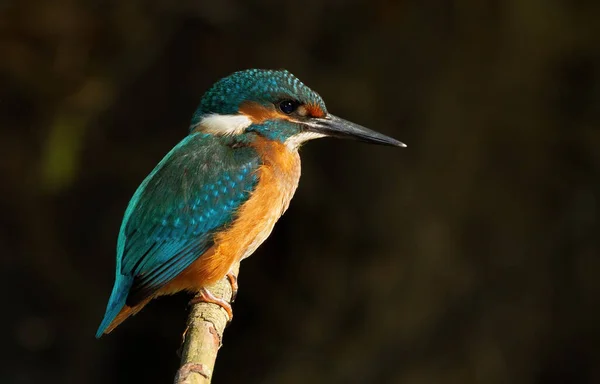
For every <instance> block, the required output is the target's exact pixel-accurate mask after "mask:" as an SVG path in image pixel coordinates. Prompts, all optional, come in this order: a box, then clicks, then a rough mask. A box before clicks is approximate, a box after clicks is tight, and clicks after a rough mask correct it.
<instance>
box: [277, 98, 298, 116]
mask: <svg viewBox="0 0 600 384" xmlns="http://www.w3.org/2000/svg"><path fill="white" fill-rule="evenodd" d="M299 105H300V104H299V103H298V102H297V101H294V100H284V101H282V102H281V103H279V109H281V112H283V113H285V114H286V115H289V114H290V113H292V112H294V111H295V110H296V109H297V108H298V106H299Z"/></svg>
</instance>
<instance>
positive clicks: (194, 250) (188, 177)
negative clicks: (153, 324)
mask: <svg viewBox="0 0 600 384" xmlns="http://www.w3.org/2000/svg"><path fill="white" fill-rule="evenodd" d="M259 166H260V157H259V156H258V154H257V153H256V152H255V151H254V149H252V148H250V147H240V148H235V149H234V148H233V147H232V146H230V145H228V143H227V139H226V138H219V137H214V136H210V135H205V134H200V133H197V134H192V135H190V136H188V137H186V138H185V139H184V140H183V141H181V142H180V143H179V144H178V145H177V146H176V147H175V148H173V150H171V152H169V154H167V156H165V158H164V159H163V160H162V161H161V162H160V163H159V164H158V165H157V166H156V168H155V169H154V170H153V171H152V173H150V175H148V177H147V178H146V179H145V180H144V181H143V182H142V184H141V185H140V187H139V188H138V190H137V191H136V193H135V194H134V196H133V198H132V199H131V201H130V203H129V206H128V207H127V211H126V212H125V217H124V219H123V224H122V226H121V231H120V233H119V240H118V244H117V277H116V281H115V286H114V288H113V293H112V295H111V298H110V300H109V305H108V308H107V312H106V315H105V319H104V321H103V323H102V325H101V326H100V329H99V330H98V332H99V334H102V332H103V330H104V329H105V328H106V327H107V326H108V325H109V324H110V322H111V321H112V319H113V318H114V317H115V316H116V315H117V314H118V313H119V311H120V309H121V308H122V307H123V306H124V305H125V303H127V304H128V305H129V306H134V305H135V304H137V303H139V302H140V301H142V300H144V299H145V298H147V297H149V296H151V295H152V294H153V293H154V292H156V291H157V290H158V289H159V288H160V287H162V286H164V285H165V284H166V283H168V282H169V281H171V280H172V279H173V278H175V277H176V276H177V275H178V274H179V273H181V272H182V271H183V270H184V269H185V268H186V267H188V266H189V265H190V264H192V263H193V262H194V261H195V260H196V259H198V257H200V256H201V255H202V254H203V253H204V252H206V250H208V249H209V248H210V247H211V246H212V245H213V238H214V235H215V234H216V233H217V232H218V231H220V230H221V229H223V228H225V227H226V226H227V225H229V224H230V223H231V222H232V221H233V220H234V219H235V215H236V211H237V209H238V208H239V207H240V206H241V205H242V204H243V203H244V202H245V201H246V200H247V199H248V197H249V195H250V194H251V192H252V191H253V190H254V187H255V186H256V183H257V176H256V172H255V171H256V169H257V168H258V167H259Z"/></svg>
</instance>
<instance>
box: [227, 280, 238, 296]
mask: <svg viewBox="0 0 600 384" xmlns="http://www.w3.org/2000/svg"><path fill="white" fill-rule="evenodd" d="M227 279H228V280H229V284H231V302H232V303H233V302H234V301H235V298H236V297H237V294H238V282H237V276H236V275H234V274H233V272H229V273H227Z"/></svg>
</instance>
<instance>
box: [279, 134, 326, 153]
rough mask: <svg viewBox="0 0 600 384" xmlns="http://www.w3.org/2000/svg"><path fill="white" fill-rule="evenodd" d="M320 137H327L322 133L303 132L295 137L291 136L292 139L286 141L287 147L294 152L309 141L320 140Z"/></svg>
mask: <svg viewBox="0 0 600 384" xmlns="http://www.w3.org/2000/svg"><path fill="white" fill-rule="evenodd" d="M320 137H325V135H323V134H322V133H317V132H310V131H306V132H301V133H299V134H297V135H294V136H291V137H290V138H288V139H287V140H286V141H285V145H286V146H287V147H288V148H289V149H292V150H293V149H298V147H300V146H301V145H302V144H303V143H305V142H307V141H309V140H313V139H318V138H320Z"/></svg>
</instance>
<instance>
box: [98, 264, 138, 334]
mask: <svg viewBox="0 0 600 384" xmlns="http://www.w3.org/2000/svg"><path fill="white" fill-rule="evenodd" d="M132 285H133V278H132V277H129V276H122V275H120V276H117V279H116V281H115V286H114V287H113V290H112V293H111V294H110V299H109V300H108V305H107V306H106V313H105V314H104V319H102V323H100V327H98V331H97V332H96V338H100V336H102V335H103V334H104V333H105V332H106V333H108V332H110V331H112V330H113V328H115V327H116V326H117V325H119V324H120V323H121V322H122V321H123V320H125V319H126V318H127V317H129V316H130V315H132V314H133V313H135V312H137V311H135V312H133V311H132V310H133V309H134V308H137V307H134V308H131V307H129V306H127V305H125V301H126V300H127V294H128V293H129V289H130V288H131V286H132ZM140 309H141V308H140ZM138 311H139V309H138ZM121 312H132V313H128V314H127V315H126V316H124V313H123V315H122V314H121ZM117 317H119V320H120V321H119V322H118V323H116V324H112V323H113V322H114V321H115V320H117ZM115 322H116V321H115Z"/></svg>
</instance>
